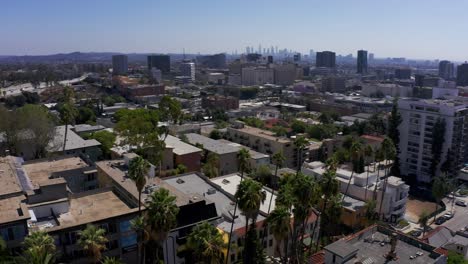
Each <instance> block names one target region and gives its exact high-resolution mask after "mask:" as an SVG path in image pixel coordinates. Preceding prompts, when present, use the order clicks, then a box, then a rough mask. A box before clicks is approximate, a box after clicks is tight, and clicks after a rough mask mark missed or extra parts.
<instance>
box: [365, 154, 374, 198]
mask: <svg viewBox="0 0 468 264" xmlns="http://www.w3.org/2000/svg"><path fill="white" fill-rule="evenodd" d="M373 155H374V149H373V148H372V146H371V145H366V147H365V148H364V156H365V157H367V158H371V159H372V158H373ZM369 165H370V164H369V163H368V164H367V167H366V168H367V169H366V172H367V177H366V190H365V194H364V200H365V201H367V186H369Z"/></svg>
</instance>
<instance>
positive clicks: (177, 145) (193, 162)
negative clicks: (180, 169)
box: [164, 135, 202, 171]
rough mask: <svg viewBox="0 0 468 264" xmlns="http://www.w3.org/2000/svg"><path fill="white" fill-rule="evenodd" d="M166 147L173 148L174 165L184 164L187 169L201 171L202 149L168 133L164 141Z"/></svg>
mask: <svg viewBox="0 0 468 264" xmlns="http://www.w3.org/2000/svg"><path fill="white" fill-rule="evenodd" d="M164 143H165V144H166V148H170V149H172V153H173V164H174V167H177V165H179V164H182V165H184V166H185V167H187V171H200V168H201V161H200V160H201V155H202V150H201V149H199V148H197V147H195V146H192V145H190V144H187V143H185V142H183V141H182V140H180V138H177V137H174V136H171V135H168V136H167V137H166V140H165V141H164Z"/></svg>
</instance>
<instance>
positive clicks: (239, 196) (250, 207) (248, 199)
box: [234, 179, 266, 263]
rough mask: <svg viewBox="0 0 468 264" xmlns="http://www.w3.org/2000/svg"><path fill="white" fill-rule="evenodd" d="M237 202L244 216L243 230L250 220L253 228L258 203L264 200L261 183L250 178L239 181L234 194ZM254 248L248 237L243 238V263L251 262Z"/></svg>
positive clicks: (258, 208)
mask: <svg viewBox="0 0 468 264" xmlns="http://www.w3.org/2000/svg"><path fill="white" fill-rule="evenodd" d="M234 197H235V199H236V201H237V202H238V204H239V209H240V210H242V212H243V213H244V216H245V222H246V224H245V230H246V232H247V233H248V232H249V222H250V221H252V227H250V228H255V222H256V219H257V216H258V214H259V211H260V205H261V204H262V203H263V202H265V199H266V192H265V191H264V190H263V186H262V184H261V183H259V182H257V181H254V180H252V179H245V180H243V181H241V182H240V184H239V185H238V187H237V191H236V194H235V195H234ZM253 249H256V247H254V245H252V241H251V240H250V239H247V237H246V239H245V250H244V263H252V262H251V261H252V259H254V258H255V257H256V253H257V252H255V251H254V250H253Z"/></svg>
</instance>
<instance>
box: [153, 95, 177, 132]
mask: <svg viewBox="0 0 468 264" xmlns="http://www.w3.org/2000/svg"><path fill="white" fill-rule="evenodd" d="M158 110H159V112H160V114H161V121H165V122H169V124H174V125H175V124H179V123H180V122H182V117H183V112H182V105H181V104H180V102H179V101H177V100H176V99H174V98H172V97H170V96H168V95H166V96H164V97H163V98H162V99H161V101H160V102H159V107H158ZM166 136H167V134H166Z"/></svg>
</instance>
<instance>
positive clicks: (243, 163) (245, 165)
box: [226, 148, 250, 264]
mask: <svg viewBox="0 0 468 264" xmlns="http://www.w3.org/2000/svg"><path fill="white" fill-rule="evenodd" d="M249 159H250V152H249V151H248V150H247V149H245V148H241V150H240V151H239V153H237V164H238V165H239V172H240V176H241V180H240V183H242V181H243V180H244V172H245V171H246V170H248V169H249ZM238 204H239V200H238V199H236V203H235V204H234V214H233V216H232V219H233V220H232V223H231V229H230V232H229V238H228V248H227V256H229V253H230V251H231V238H232V232H233V229H234V222H235V221H234V219H235V218H236V213H237V206H238ZM246 231H247V230H246ZM246 233H247V232H246ZM228 259H229V257H227V258H226V264H227V263H228Z"/></svg>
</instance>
